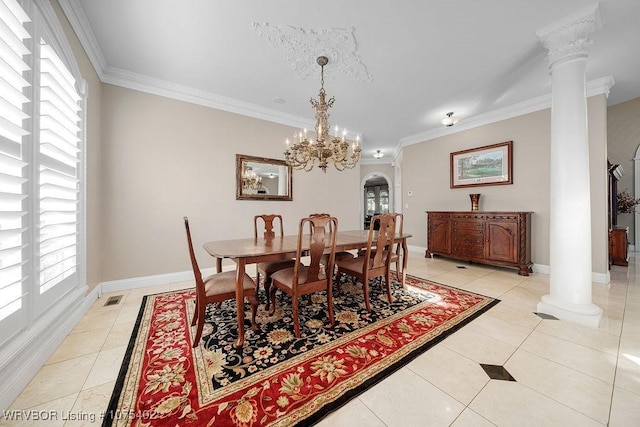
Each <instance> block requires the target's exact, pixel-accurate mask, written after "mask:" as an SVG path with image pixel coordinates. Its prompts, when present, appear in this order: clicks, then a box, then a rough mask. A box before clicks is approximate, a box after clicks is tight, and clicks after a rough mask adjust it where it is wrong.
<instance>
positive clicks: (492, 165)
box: [450, 141, 513, 188]
mask: <svg viewBox="0 0 640 427" xmlns="http://www.w3.org/2000/svg"><path fill="white" fill-rule="evenodd" d="M512 147H513V141H507V142H501V143H500V144H493V145H485V146H484V147H478V148H472V149H469V150H464V151H456V152H455V153H451V186H450V187H451V188H462V187H474V186H479V185H505V184H513V154H512V152H511V151H512Z"/></svg>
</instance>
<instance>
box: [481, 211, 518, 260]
mask: <svg viewBox="0 0 640 427" xmlns="http://www.w3.org/2000/svg"><path fill="white" fill-rule="evenodd" d="M487 241H488V244H487V245H486V248H485V249H486V251H487V253H486V254H485V257H486V258H487V259H490V260H494V261H506V262H514V263H517V262H518V224H517V223H516V222H507V221H490V222H489V221H488V222H487Z"/></svg>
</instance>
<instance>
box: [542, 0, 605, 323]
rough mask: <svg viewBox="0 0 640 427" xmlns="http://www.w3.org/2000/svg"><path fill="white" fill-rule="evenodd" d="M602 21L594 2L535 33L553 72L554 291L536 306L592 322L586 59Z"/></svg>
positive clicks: (595, 311)
mask: <svg viewBox="0 0 640 427" xmlns="http://www.w3.org/2000/svg"><path fill="white" fill-rule="evenodd" d="M600 26H601V23H600V14H599V11H598V5H597V4H596V5H595V6H592V7H591V8H589V9H588V10H585V11H583V12H581V13H579V14H576V15H573V16H571V17H568V18H566V19H564V20H562V21H559V22H557V23H555V24H553V25H551V26H549V27H547V28H545V29H542V30H540V31H538V33H537V35H538V37H539V38H540V40H541V41H542V43H543V45H544V47H545V48H546V49H547V50H548V51H549V54H548V56H547V59H548V60H549V69H550V72H551V150H550V151H551V153H550V155H551V191H550V195H551V200H550V238H549V246H550V248H549V267H550V272H549V273H550V292H549V294H548V295H545V296H543V297H542V299H541V300H540V302H539V303H538V311H539V312H542V313H547V314H551V315H553V316H555V317H557V318H559V319H563V320H568V321H571V322H574V323H579V324H582V325H586V326H590V327H594V328H597V327H598V326H599V324H600V320H601V317H602V310H601V309H600V308H599V307H597V306H596V305H594V304H593V303H592V301H591V275H592V269H591V195H590V185H589V180H590V173H589V139H588V132H587V96H586V65H587V56H588V48H589V45H590V44H591V41H590V40H589V39H588V38H587V37H588V35H589V34H590V33H591V32H593V31H595V30H597V29H598V28H600ZM603 167H604V166H603Z"/></svg>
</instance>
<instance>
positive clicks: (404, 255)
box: [402, 239, 409, 289]
mask: <svg viewBox="0 0 640 427" xmlns="http://www.w3.org/2000/svg"><path fill="white" fill-rule="evenodd" d="M408 252H409V251H408V249H407V239H402V287H403V288H404V289H406V288H407V286H406V285H405V279H406V278H407V253H408Z"/></svg>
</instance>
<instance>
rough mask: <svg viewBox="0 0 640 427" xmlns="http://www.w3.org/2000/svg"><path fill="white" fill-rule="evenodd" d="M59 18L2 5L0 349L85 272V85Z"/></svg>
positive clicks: (7, 0)
mask: <svg viewBox="0 0 640 427" xmlns="http://www.w3.org/2000/svg"><path fill="white" fill-rule="evenodd" d="M21 4H22V5H24V8H23V7H22V6H21ZM54 17H55V14H54V12H53V10H52V9H51V6H50V5H49V3H48V2H41V1H36V2H35V3H34V2H31V1H24V2H22V3H18V1H16V0H0V344H2V343H4V342H5V341H7V340H8V339H9V338H10V337H11V336H12V335H13V334H16V333H19V332H20V331H21V330H24V329H25V328H26V327H28V326H29V325H31V324H33V323H34V322H35V320H36V319H37V318H38V316H40V315H41V314H42V313H44V312H45V311H47V310H48V309H49V308H50V307H52V306H53V305H54V304H56V303H57V302H58V301H60V299H61V298H62V297H64V296H65V294H66V293H67V292H69V291H70V290H72V289H76V288H78V287H79V286H80V282H81V280H80V277H79V273H80V272H81V271H84V268H83V267H82V266H81V264H80V262H81V258H82V259H83V257H80V256H79V255H80V253H81V251H82V250H83V249H82V247H83V245H82V244H81V242H83V239H84V234H83V231H82V230H83V229H84V227H83V225H82V222H83V215H82V212H83V198H82V191H81V190H82V186H83V182H84V176H83V170H84V168H83V158H84V152H83V149H84V135H83V122H84V103H85V99H84V96H83V94H82V86H83V84H84V82H82V81H80V80H79V79H77V78H76V77H74V75H77V76H78V77H79V73H78V72H77V70H76V69H75V68H72V67H75V63H71V64H69V61H68V60H65V59H63V58H69V57H70V55H69V54H67V55H66V56H65V55H64V54H62V52H70V49H69V47H68V45H65V43H66V40H60V38H59V37H58V38H57V37H56V36H55V34H60V29H59V27H56V25H57V26H59V24H58V23H57V20H55V18H54ZM52 18H54V19H52ZM34 22H36V23H37V25H34ZM52 22H53V23H55V24H54V25H53V26H52ZM65 49H66V50H65ZM72 70H75V72H74V71H72Z"/></svg>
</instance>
